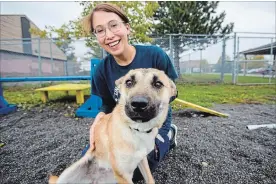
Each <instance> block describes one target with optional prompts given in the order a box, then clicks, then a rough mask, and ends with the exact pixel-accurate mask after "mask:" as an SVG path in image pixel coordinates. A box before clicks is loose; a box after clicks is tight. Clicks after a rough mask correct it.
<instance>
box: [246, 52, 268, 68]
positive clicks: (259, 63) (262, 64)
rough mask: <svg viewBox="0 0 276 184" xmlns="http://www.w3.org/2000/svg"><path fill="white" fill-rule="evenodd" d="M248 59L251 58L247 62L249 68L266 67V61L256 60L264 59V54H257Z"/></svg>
mask: <svg viewBox="0 0 276 184" xmlns="http://www.w3.org/2000/svg"><path fill="white" fill-rule="evenodd" d="M247 60H250V61H249V62H248V63H247V69H255V68H264V67H265V61H254V60H264V56H263V55H255V56H251V57H247Z"/></svg>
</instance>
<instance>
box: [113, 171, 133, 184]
mask: <svg viewBox="0 0 276 184" xmlns="http://www.w3.org/2000/svg"><path fill="white" fill-rule="evenodd" d="M113 171H114V176H115V178H116V180H117V183H118V184H133V182H132V179H131V177H132V176H130V175H129V176H128V175H127V174H126V173H125V174H121V173H120V172H119V171H116V170H113Z"/></svg>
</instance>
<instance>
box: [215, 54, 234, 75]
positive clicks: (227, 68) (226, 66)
mask: <svg viewBox="0 0 276 184" xmlns="http://www.w3.org/2000/svg"><path fill="white" fill-rule="evenodd" d="M230 60H231V59H230V57H229V56H227V55H226V56H225V61H226V62H225V63H224V68H223V71H224V72H225V73H231V72H232V68H233V67H232V65H233V63H232V62H227V61H230ZM221 63H222V62H221V56H220V57H219V59H218V62H217V63H216V64H215V66H214V68H215V70H216V72H221V71H222V70H221V69H222V68H221Z"/></svg>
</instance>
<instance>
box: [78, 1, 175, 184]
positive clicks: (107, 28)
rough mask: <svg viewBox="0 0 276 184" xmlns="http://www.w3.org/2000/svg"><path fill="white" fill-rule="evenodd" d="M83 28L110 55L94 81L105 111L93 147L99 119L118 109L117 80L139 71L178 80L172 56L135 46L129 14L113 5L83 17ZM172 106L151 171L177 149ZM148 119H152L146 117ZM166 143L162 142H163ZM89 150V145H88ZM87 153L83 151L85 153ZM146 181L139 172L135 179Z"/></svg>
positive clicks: (151, 156) (150, 157)
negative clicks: (155, 71)
mask: <svg viewBox="0 0 276 184" xmlns="http://www.w3.org/2000/svg"><path fill="white" fill-rule="evenodd" d="M82 23H83V28H84V30H85V31H86V33H88V34H94V35H95V37H96V39H97V41H98V43H99V45H100V46H101V47H102V48H103V49H104V50H105V51H106V52H108V53H109V54H108V55H107V56H106V57H105V58H104V59H103V60H102V62H100V64H99V65H98V67H97V69H96V71H95V74H94V76H93V78H92V86H93V88H92V94H93V95H97V96H99V97H101V98H102V101H103V105H102V108H101V110H100V111H101V112H100V113H99V114H98V115H97V117H96V118H95V121H94V122H93V125H92V126H91V130H90V145H91V146H90V147H92V146H94V137H93V136H94V132H93V131H94V127H95V125H96V124H97V123H98V122H99V120H98V119H100V117H102V116H104V115H105V114H107V113H110V112H111V111H112V110H113V109H114V107H115V106H116V96H118V95H116V91H117V89H118V88H117V86H116V85H115V81H116V80H117V79H119V78H121V77H122V76H124V75H126V74H127V73H128V72H129V71H130V70H132V69H137V68H156V69H158V70H161V71H164V72H165V74H166V75H167V76H168V77H169V78H170V79H172V80H173V81H174V80H175V79H176V78H177V74H176V72H175V70H174V67H173V64H172V62H171V60H170V58H169V57H168V55H167V54H166V53H165V52H164V51H163V50H162V49H161V48H159V47H157V46H142V45H131V44H130V43H129V40H128V36H129V34H130V33H131V25H130V22H129V19H128V18H127V16H126V15H125V13H124V12H123V11H122V10H121V9H120V8H119V7H117V6H115V5H113V4H109V3H103V4H98V5H97V6H96V7H95V8H94V9H93V10H92V11H91V13H90V14H88V15H87V16H86V17H84V18H83V21H82ZM171 116H172V113H171V106H169V109H168V115H167V117H166V121H165V122H163V126H162V127H161V128H160V129H159V136H157V138H156V139H155V150H153V151H152V152H151V153H150V154H149V155H148V162H149V166H150V169H151V171H153V170H154V169H156V168H157V166H158V164H159V162H160V161H161V160H162V159H163V158H164V156H165V155H166V154H167V153H168V151H169V150H170V149H171V148H173V147H175V146H176V133H177V127H176V126H175V125H173V124H172V122H171V121H172V117H171ZM145 118H148V117H145ZM161 140H162V141H161ZM88 148H89V146H88ZM85 152H86V150H85V151H84V152H83V153H85ZM140 179H142V175H141V173H140V172H139V170H138V169H136V170H135V173H134V178H133V180H135V181H136V180H140Z"/></svg>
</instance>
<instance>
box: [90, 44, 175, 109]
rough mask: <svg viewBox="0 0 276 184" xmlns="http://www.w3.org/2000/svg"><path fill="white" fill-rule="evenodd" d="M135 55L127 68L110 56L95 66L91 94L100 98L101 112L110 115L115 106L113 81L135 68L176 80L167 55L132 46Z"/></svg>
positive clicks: (148, 47) (158, 49)
mask: <svg viewBox="0 0 276 184" xmlns="http://www.w3.org/2000/svg"><path fill="white" fill-rule="evenodd" d="M134 47H135V49H136V55H135V57H134V59H133V61H132V62H131V63H130V64H129V65H127V66H120V65H119V64H117V62H116V61H115V59H114V57H113V56H112V55H108V56H106V57H105V58H104V59H103V61H101V62H100V64H99V65H98V66H97V69H96V71H95V73H94V76H93V78H92V94H93V95H97V96H99V97H101V98H102V100H103V106H102V108H101V111H102V112H105V113H110V112H111V111H112V110H113V108H114V107H115V105H116V102H115V99H114V98H113V94H114V89H115V81H116V80H117V79H119V78H120V77H122V76H124V75H125V74H126V73H127V72H128V71H129V70H131V69H137V68H156V69H159V70H163V71H164V72H165V73H166V74H167V75H168V76H169V77H170V78H171V79H172V80H175V79H176V78H177V74H176V72H175V70H174V67H173V64H172V62H171V60H170V58H169V57H168V55H167V54H166V53H165V52H164V51H163V50H162V49H161V48H159V47H157V46H145V45H134Z"/></svg>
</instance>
